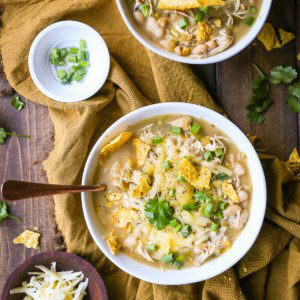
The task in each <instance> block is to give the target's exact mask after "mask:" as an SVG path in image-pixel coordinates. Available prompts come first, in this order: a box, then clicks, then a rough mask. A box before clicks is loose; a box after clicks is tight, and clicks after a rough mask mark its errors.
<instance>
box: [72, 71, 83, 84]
mask: <svg viewBox="0 0 300 300" xmlns="http://www.w3.org/2000/svg"><path fill="white" fill-rule="evenodd" d="M73 78H74V80H76V81H77V82H79V81H81V80H82V78H83V76H82V75H80V73H79V72H78V71H76V72H75V73H74V74H73Z"/></svg>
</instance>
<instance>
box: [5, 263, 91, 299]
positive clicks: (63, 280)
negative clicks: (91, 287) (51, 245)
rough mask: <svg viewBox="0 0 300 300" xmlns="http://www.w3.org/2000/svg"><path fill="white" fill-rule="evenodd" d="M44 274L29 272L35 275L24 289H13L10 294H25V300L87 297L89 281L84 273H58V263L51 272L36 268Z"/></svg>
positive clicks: (54, 264) (24, 285)
mask: <svg viewBox="0 0 300 300" xmlns="http://www.w3.org/2000/svg"><path fill="white" fill-rule="evenodd" d="M36 267H37V268H38V269H40V270H41V271H42V272H29V273H28V274H29V275H33V276H32V277H31V278H30V281H29V282H26V281H24V282H23V283H22V287H18V288H15V289H12V290H11V291H10V294H20V293H25V294H26V295H27V296H25V298H24V300H32V299H33V300H41V299H45V300H46V299H47V300H81V299H83V297H84V296H85V295H86V288H87V286H88V279H87V278H86V279H85V281H83V279H84V275H83V273H82V272H73V271H63V272H57V271H56V263H55V262H53V263H52V264H51V267H50V270H49V269H48V268H46V267H45V266H36Z"/></svg>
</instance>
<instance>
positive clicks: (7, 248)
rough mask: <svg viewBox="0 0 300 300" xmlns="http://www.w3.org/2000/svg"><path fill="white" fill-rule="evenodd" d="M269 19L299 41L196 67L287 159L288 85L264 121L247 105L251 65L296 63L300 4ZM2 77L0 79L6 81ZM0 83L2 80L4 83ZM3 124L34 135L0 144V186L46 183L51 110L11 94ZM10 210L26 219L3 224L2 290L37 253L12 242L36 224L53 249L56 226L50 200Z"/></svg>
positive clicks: (299, 121) (0, 106) (1, 109)
mask: <svg viewBox="0 0 300 300" xmlns="http://www.w3.org/2000/svg"><path fill="white" fill-rule="evenodd" d="M269 20H270V21H271V22H272V23H273V24H274V25H275V27H277V28H279V27H282V28H284V29H286V30H289V31H293V32H295V33H296V37H297V38H296V40H294V41H293V42H290V43H289V44H288V45H286V46H284V48H283V49H276V50H273V51H271V52H267V51H266V50H265V49H264V48H263V46H262V45H261V43H260V42H258V41H255V42H254V43H253V44H252V45H251V46H249V47H248V48H247V49H245V50H244V51H243V52H242V53H240V54H239V55H237V56H235V57H233V58H231V59H229V60H227V61H225V62H222V63H219V64H217V65H210V66H193V70H194V71H195V72H196V73H197V74H198V75H199V77H200V78H201V79H202V80H203V81H204V83H205V84H206V86H207V87H208V89H209V92H210V93H211V94H212V96H213V97H215V98H216V99H218V102H219V103H220V105H221V106H222V107H223V108H224V110H225V111H226V112H227V114H228V116H229V117H230V119H231V120H233V121H234V122H235V123H236V124H237V125H238V126H239V127H240V128H241V129H242V130H243V131H244V132H245V133H250V134H256V135H257V136H258V137H259V138H260V139H261V143H262V147H265V148H266V149H267V152H268V153H270V154H274V155H276V156H278V157H279V158H280V159H282V160H286V159H287V158H288V155H289V153H290V152H291V150H292V149H293V148H294V147H297V146H298V147H299V141H300V135H299V133H300V115H299V114H298V116H297V114H295V113H292V112H291V111H290V110H289V109H288V107H287V104H286V103H285V97H286V95H287V87H286V86H284V85H278V86H276V87H274V86H272V93H271V96H272V99H273V100H274V104H273V105H272V107H271V108H270V109H269V110H268V112H267V113H266V121H265V123H264V124H263V125H253V124H251V123H250V122H249V121H248V119H247V117H246V109H245V107H246V105H247V104H248V103H249V99H250V95H251V80H253V79H254V78H255V77H256V76H257V74H256V73H255V71H254V69H253V68H252V66H251V63H252V62H255V63H257V64H258V65H259V66H260V67H261V68H262V69H263V70H264V72H266V73H268V72H269V71H270V70H271V69H272V68H273V67H274V66H276V65H293V66H296V65H297V64H298V70H300V62H299V61H298V62H297V61H296V54H297V53H299V52H300V3H299V1H297V0H293V1H292V0H291V1H273V6H272V10H271V14H270V17H269ZM2 81H3V79H1V80H0V82H2ZM0 86H1V84H0ZM0 98H1V99H0V127H5V128H6V129H7V130H10V131H15V132H18V133H23V134H29V135H30V136H31V137H30V139H24V138H8V139H7V141H6V143H5V144H4V145H0V184H1V183H2V182H3V181H4V180H7V179H16V180H27V181H35V182H42V183H46V182H47V178H46V176H45V174H44V172H43V169H42V165H41V163H40V162H41V161H42V160H43V159H45V157H46V156H47V153H48V152H49V151H50V150H51V148H52V133H53V127H52V124H51V120H50V118H49V115H48V109H47V108H46V107H43V106H41V105H37V104H35V103H32V102H30V101H27V100H25V102H26V107H25V109H24V110H22V111H21V112H18V111H16V110H15V109H14V108H13V107H12V106H11V105H10V98H11V97H0ZM10 208H11V212H12V214H15V215H17V216H18V217H21V218H22V219H24V221H23V222H16V221H15V220H12V219H11V220H6V221H4V222H2V223H1V224H0V239H1V243H0V272H1V274H0V290H2V287H3V284H4V282H5V280H6V278H7V276H8V274H9V273H10V272H11V271H12V270H13V269H14V268H15V267H16V266H17V265H19V264H20V263H21V262H22V261H24V259H25V258H27V257H30V256H32V255H33V254H35V253H36V252H38V251H34V250H28V249H25V248H24V247H23V246H22V245H14V244H13V243H12V240H13V239H14V238H15V237H16V236H17V235H18V234H19V233H21V232H22V231H23V230H25V229H33V228H34V227H35V226H36V227H38V229H39V230H38V231H39V232H40V233H41V234H42V235H41V244H40V246H41V248H40V250H39V251H40V252H42V251H49V250H53V249H55V245H56V243H55V241H54V239H55V234H56V233H55V230H54V225H55V224H54V222H53V218H52V216H51V212H52V211H53V201H52V199H51V198H45V199H43V200H40V199H35V200H34V199H30V200H26V202H25V201H18V202H17V203H14V204H11V205H10Z"/></svg>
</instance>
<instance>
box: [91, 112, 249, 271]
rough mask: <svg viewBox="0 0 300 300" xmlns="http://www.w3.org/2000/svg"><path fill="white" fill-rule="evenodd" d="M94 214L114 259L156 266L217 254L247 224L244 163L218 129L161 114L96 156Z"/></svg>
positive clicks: (196, 261) (188, 262)
mask: <svg viewBox="0 0 300 300" xmlns="http://www.w3.org/2000/svg"><path fill="white" fill-rule="evenodd" d="M94 181H95V182H100V181H101V182H104V183H106V184H107V191H106V192H105V193H103V194H94V199H93V203H94V207H95V210H96V214H97V216H98V218H99V221H100V223H101V226H103V229H104V232H106V236H105V238H106V240H107V243H108V246H109V248H110V249H111V251H112V253H113V254H116V253H117V252H118V251H124V252H125V253H127V254H128V255H130V256H133V257H134V258H137V259H142V260H144V261H147V262H149V263H152V264H155V265H156V266H158V267H162V266H171V267H175V268H180V267H182V266H183V265H185V266H191V265H201V264H202V263H203V262H204V261H205V260H206V259H208V258H210V257H214V256H216V255H221V254H222V253H223V252H224V251H226V250H227V249H228V248H229V247H231V245H232V243H233V242H234V240H235V239H236V237H237V235H238V234H239V232H240V231H241V230H242V228H243V227H244V225H245V224H246V222H247V219H248V215H249V202H250V198H251V182H250V176H249V173H248V168H247V157H246V155H245V154H243V153H242V152H240V151H239V149H238V147H237V146H236V145H235V144H233V142H232V141H231V140H230V139H229V138H228V137H227V136H226V135H225V134H224V133H223V132H222V131H221V130H219V129H218V128H216V127H215V126H214V125H212V124H209V123H207V122H205V121H203V120H196V119H193V118H192V117H190V116H178V115H165V116H159V117H155V118H152V119H148V120H145V121H143V122H139V123H137V124H135V125H133V126H131V127H129V128H128V129H127V130H126V131H125V132H122V133H121V134H120V135H118V136H117V137H116V138H114V139H113V140H112V141H111V142H110V143H109V144H108V145H106V146H104V147H103V148H102V149H101V154H100V164H99V166H98V168H97V171H96V174H95V178H94Z"/></svg>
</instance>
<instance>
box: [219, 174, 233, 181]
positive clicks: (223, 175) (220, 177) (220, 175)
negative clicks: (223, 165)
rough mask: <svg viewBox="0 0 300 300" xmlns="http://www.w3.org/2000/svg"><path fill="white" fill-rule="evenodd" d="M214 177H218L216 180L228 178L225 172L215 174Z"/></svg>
mask: <svg viewBox="0 0 300 300" xmlns="http://www.w3.org/2000/svg"><path fill="white" fill-rule="evenodd" d="M216 178H217V179H218V180H226V179H228V178H230V177H229V176H228V175H227V174H225V173H221V174H217V175H216Z"/></svg>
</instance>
